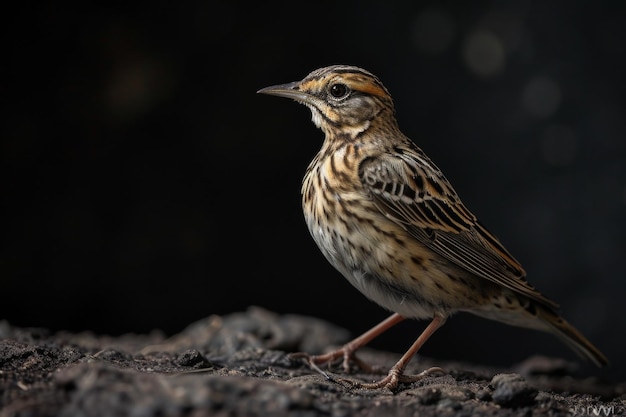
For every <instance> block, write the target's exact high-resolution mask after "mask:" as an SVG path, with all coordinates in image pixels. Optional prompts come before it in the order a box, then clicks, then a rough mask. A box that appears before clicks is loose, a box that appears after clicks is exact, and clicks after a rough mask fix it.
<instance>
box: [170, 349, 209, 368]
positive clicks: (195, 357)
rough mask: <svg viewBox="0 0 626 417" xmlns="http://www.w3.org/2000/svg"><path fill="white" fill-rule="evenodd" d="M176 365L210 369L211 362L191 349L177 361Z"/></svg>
mask: <svg viewBox="0 0 626 417" xmlns="http://www.w3.org/2000/svg"><path fill="white" fill-rule="evenodd" d="M176 363H177V364H178V365H180V366H189V367H192V368H196V369H201V368H209V367H210V366H211V362H209V360H208V359H207V358H205V357H204V355H203V354H202V353H200V352H199V351H197V350H196V349H189V350H187V351H186V352H184V353H183V354H182V355H180V356H179V357H178V359H176Z"/></svg>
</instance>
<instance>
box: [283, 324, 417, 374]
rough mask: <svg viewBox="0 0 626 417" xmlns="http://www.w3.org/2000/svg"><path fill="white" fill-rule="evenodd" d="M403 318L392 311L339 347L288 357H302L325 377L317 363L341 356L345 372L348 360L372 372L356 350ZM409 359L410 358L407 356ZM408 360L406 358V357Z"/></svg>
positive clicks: (329, 361)
mask: <svg viewBox="0 0 626 417" xmlns="http://www.w3.org/2000/svg"><path fill="white" fill-rule="evenodd" d="M402 320H404V317H402V316H401V315H400V314H398V313H394V314H392V315H391V316H389V317H388V318H386V319H385V320H383V321H382V322H380V323H379V324H377V325H376V326H374V327H372V328H371V329H370V330H368V331H366V332H365V333H363V334H362V335H361V336H359V337H357V338H355V339H353V340H352V341H350V342H348V343H346V344H345V345H343V346H342V347H340V348H339V349H336V350H333V351H331V352H328V353H324V354H322V355H309V354H308V353H304V352H299V353H292V354H291V355H290V357H292V358H304V359H305V360H306V361H307V363H308V364H309V366H310V367H311V368H313V369H315V370H316V371H317V372H319V373H321V374H322V375H324V376H325V377H326V378H328V379H330V377H329V376H328V374H326V372H324V371H322V370H321V369H320V367H319V366H318V365H321V364H325V363H328V364H330V363H332V362H334V361H335V360H337V359H339V358H343V362H342V363H343V369H344V370H345V371H346V372H349V371H350V361H352V362H354V363H355V364H356V365H357V366H358V367H359V368H361V369H362V370H364V371H366V372H374V371H375V369H374V367H372V366H370V365H368V364H367V363H365V362H363V361H362V360H361V359H359V358H357V357H356V351H357V350H359V349H360V348H362V347H363V346H365V345H367V344H368V343H369V342H371V341H372V340H374V339H375V338H376V337H378V336H380V335H381V334H382V333H384V332H385V331H386V330H389V329H390V328H392V327H393V326H395V325H396V324H398V323H400V322H401V321H402ZM409 359H410V358H409ZM407 362H408V359H407Z"/></svg>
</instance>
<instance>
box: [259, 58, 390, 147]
mask: <svg viewBox="0 0 626 417" xmlns="http://www.w3.org/2000/svg"><path fill="white" fill-rule="evenodd" d="M258 93H262V94H269V95H274V96H280V97H287V98H291V99H294V100H296V101H297V102H299V103H302V104H304V105H306V106H307V107H309V108H310V109H311V113H312V116H313V123H315V125H316V126H317V127H319V128H320V129H322V130H323V131H324V133H326V135H327V136H329V135H330V136H349V137H350V138H355V137H356V136H358V135H360V134H361V133H363V132H364V131H366V130H367V129H368V128H370V126H371V125H372V124H374V123H375V122H376V121H377V120H378V119H381V120H384V121H385V123H394V124H395V116H394V106H393V101H392V99H391V96H390V94H389V92H388V91H387V89H386V88H385V87H384V86H383V84H382V83H381V82H380V80H379V79H378V78H377V77H376V76H375V75H373V74H372V73H370V72H368V71H366V70H364V69H362V68H358V67H354V66H348V65H333V66H329V67H324V68H320V69H317V70H315V71H313V72H311V73H310V74H309V75H307V76H306V77H305V78H304V79H302V80H301V81H296V82H292V83H288V84H280V85H274V86H271V87H266V88H263V89H261V90H259V91H258ZM385 113H388V114H387V115H386V116H385V117H382V118H381V117H380V116H381V115H383V114H385Z"/></svg>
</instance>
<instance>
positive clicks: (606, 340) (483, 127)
mask: <svg viewBox="0 0 626 417" xmlns="http://www.w3.org/2000/svg"><path fill="white" fill-rule="evenodd" d="M624 4H625V3H624V2H595V3H590V2H577V1H573V2H565V1H564V2H540V1H534V2H533V1H525V2H485V1H477V2H471V3H470V2H457V3H454V2H396V3H391V2H383V1H379V2H375V1H363V2H330V1H323V2H311V3H301V4H299V3H295V2H292V3H285V4H281V3H272V2H262V4H261V3H258V4H255V3H253V4H244V3H243V2H236V1H229V2H209V1H204V2H199V1H196V2H179V3H175V2H172V3H167V2H153V3H150V4H146V5H142V6H139V4H138V3H132V4H128V5H126V6H124V7H114V6H111V5H108V6H97V5H86V4H85V5H82V6H77V7H76V8H68V7H63V6H59V5H56V4H48V5H37V6H35V5H31V4H26V5H24V4H22V5H15V7H18V8H19V10H17V11H15V12H13V13H11V14H9V13H7V14H5V16H4V19H3V20H4V23H3V25H2V27H3V29H2V31H3V39H2V42H3V47H2V56H3V59H2V73H3V76H2V79H1V81H0V83H1V84H0V85H1V91H0V95H1V97H2V101H3V107H4V110H2V119H3V121H2V127H1V129H2V137H1V145H2V147H1V148H0V151H1V159H0V163H1V167H0V174H1V179H0V187H1V189H0V191H1V193H2V194H1V195H2V199H1V206H2V212H3V214H2V224H1V225H0V230H1V239H2V240H1V248H0V274H1V277H0V279H1V288H0V291H1V293H0V319H1V318H3V319H6V320H8V321H9V322H10V323H11V324H14V325H19V326H36V327H46V328H49V329H51V330H71V331H82V330H90V331H93V332H96V333H107V334H113V335H117V334H122V333H125V332H149V331H151V330H152V329H160V330H162V331H164V332H165V333H167V334H172V333H175V332H178V331H180V330H182V329H183V328H184V327H185V326H186V325H188V324H190V323H192V322H193V321H195V320H198V319H200V318H203V317H206V316H208V315H210V314H228V313H231V312H237V311H242V310H244V309H246V308H247V307H248V306H250V305H258V306H263V307H265V308H267V309H270V310H273V311H276V312H278V313H298V314H307V315H314V316H317V317H321V318H325V319H328V320H330V321H332V322H335V323H337V324H339V325H341V326H344V327H346V328H348V329H350V330H351V331H352V332H353V333H354V334H355V335H356V334H358V333H360V332H362V331H364V330H366V329H368V328H369V327H370V326H372V325H373V324H375V323H376V322H378V321H379V320H381V319H383V318H384V317H386V315H387V313H386V312H385V311H383V310H382V309H381V308H379V307H378V306H376V305H374V304H373V303H371V302H369V301H367V300H366V299H365V298H364V297H363V296H361V295H360V294H359V293H358V292H357V291H356V290H354V289H353V288H352V287H350V285H349V284H348V283H347V282H346V281H345V280H344V279H343V278H342V277H341V276H340V275H339V274H338V273H337V272H335V271H334V270H333V269H332V268H331V267H330V266H329V265H328V264H327V263H326V261H325V260H324V259H323V257H322V256H321V254H320V253H319V251H318V250H317V248H316V247H315V245H314V243H313V242H312V240H311V239H310V237H309V235H308V232H307V230H306V227H305V225H304V221H303V219H302V214H301V208H300V195H299V191H300V182H301V178H302V176H303V173H304V170H305V168H306V166H307V164H308V162H309V160H310V159H311V158H312V157H313V155H314V154H315V153H316V151H317V150H318V149H319V147H320V145H321V142H322V133H321V131H319V130H317V129H316V128H315V127H314V125H313V124H312V123H311V122H310V113H309V111H308V110H307V109H306V108H305V107H303V106H300V105H298V104H296V103H294V102H291V101H289V100H285V99H279V98H275V97H268V96H261V95H258V94H256V93H255V92H256V91H257V90H258V89H259V88H262V87H265V86H268V85H272V84H278V83H284V82H289V81H295V80H298V79H300V78H302V77H304V76H305V75H306V74H307V73H308V72H310V71H312V70H313V69H315V68H317V67H320V66H325V65H330V64H335V63H345V64H354V65H359V66H362V67H364V68H366V69H368V70H370V71H372V72H373V73H375V74H377V75H378V76H379V77H380V78H381V79H382V81H383V82H384V83H385V85H386V86H387V88H388V89H389V90H390V91H391V93H392V95H393V96H394V99H395V103H396V109H397V116H398V119H399V123H400V126H401V127H402V129H403V130H404V132H405V133H406V134H407V135H408V136H409V137H411V138H413V139H414V140H415V142H416V143H417V144H418V145H419V146H421V147H422V148H423V149H424V150H425V151H426V152H427V153H428V154H429V155H430V157H431V158H432V159H433V160H434V161H435V162H436V163H437V164H438V165H439V167H440V168H441V169H442V170H443V171H444V172H445V173H446V176H447V177H448V179H450V180H451V181H452V183H453V184H454V186H455V187H456V190H457V192H458V193H459V194H460V195H461V197H462V198H463V199H464V201H465V203H466V205H467V206H468V207H469V208H470V209H471V210H472V211H474V212H475V214H477V215H478V217H479V218H480V219H481V221H482V222H483V223H484V224H485V225H486V226H487V227H488V228H489V229H490V230H491V231H493V232H494V233H495V234H496V235H497V236H499V237H500V238H501V240H502V242H503V243H504V244H505V245H506V246H507V247H508V248H509V249H510V251H511V252H512V253H513V254H514V256H515V257H516V258H518V259H519V260H520V261H521V262H522V264H523V266H524V267H525V269H526V270H527V272H528V278H529V281H530V282H531V283H532V284H534V285H535V286H536V287H537V288H538V289H540V290H541V291H542V292H544V293H545V294H546V295H547V296H549V297H550V298H553V299H555V300H556V301H558V302H559V303H560V304H561V306H562V311H563V313H564V315H565V316H566V317H567V318H568V319H569V320H570V321H571V322H572V323H573V324H575V325H576V326H577V327H578V328H579V329H580V330H581V331H582V332H583V333H584V334H586V335H587V336H588V337H589V338H590V339H591V340H592V341H594V342H595V343H596V344H597V345H598V346H599V347H600V348H601V349H602V350H603V351H604V352H605V353H606V354H607V355H608V356H609V358H610V359H611V361H612V362H613V366H612V367H611V368H609V369H607V370H605V371H597V370H596V369H595V368H593V367H592V366H587V365H584V364H583V366H585V367H586V368H585V371H586V372H589V373H591V374H597V375H604V376H607V377H610V378H621V379H624V378H626V375H625V373H624V368H625V366H626V362H625V360H624V355H623V352H625V351H626V337H625V335H624V330H625V327H626V326H625V324H626V319H625V316H626V314H625V313H626V302H625V301H624V295H625V292H626V291H625V289H626V283H625V280H624V278H625V273H624V266H623V265H624V259H625V255H626V105H625V103H624V92H625V91H624V85H625V84H624V74H625V73H626V68H625V66H624V65H623V61H624V56H625V54H626V46H625V42H624V39H626V33H625V32H626V24H625V23H626V21H625V18H626V10H625V6H624ZM424 325H425V323H418V322H414V321H412V322H406V323H403V324H402V325H400V326H398V328H397V329H394V330H391V331H390V332H389V333H388V334H386V335H384V336H382V337H381V338H380V340H378V341H376V342H375V343H374V344H373V346H374V347H379V348H384V349H388V350H391V351H394V352H402V351H403V350H404V349H406V348H407V347H408V346H409V345H410V343H411V342H412V341H413V339H414V337H415V336H417V334H418V333H419V332H420V331H421V329H422V328H423V326H424ZM422 353H423V354H425V355H429V356H434V357H440V358H452V359H459V360H473V361H481V362H484V363H488V364H493V365H508V364H511V363H515V362H517V361H520V360H522V359H524V358H526V357H527V356H529V355H532V354H535V353H539V354H546V355H555V356H556V355H558V356H564V357H566V358H568V359H576V358H575V356H573V355H572V354H571V353H570V351H569V350H568V349H567V347H565V346H564V345H561V344H560V343H559V342H558V341H557V340H555V339H554V338H552V337H551V336H549V335H543V334H540V333H537V332H533V331H529V330H523V329H517V328H511V327H507V326H505V325H502V324H498V323H492V322H489V321H487V320H484V319H479V318H474V317H472V316H469V315H465V314H461V315H458V316H455V317H453V318H452V319H451V320H449V321H448V323H447V324H446V326H444V328H442V329H441V330H440V331H439V332H438V333H437V334H436V335H435V336H434V337H433V338H432V339H431V340H430V341H429V342H428V343H427V344H426V346H425V347H424V348H423V351H422Z"/></svg>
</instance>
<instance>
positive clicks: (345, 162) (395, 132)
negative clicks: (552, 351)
mask: <svg viewBox="0 0 626 417" xmlns="http://www.w3.org/2000/svg"><path fill="white" fill-rule="evenodd" d="M257 93H260V94H266V95H271V96H278V97H284V98H288V99H292V100H295V101H296V102H298V103H300V104H303V105H305V106H306V107H308V108H309V109H310V111H311V116H312V121H313V123H314V124H315V126H317V127H318V128H319V129H321V131H322V132H323V134H324V140H323V143H322V146H321V148H320V150H319V152H318V153H317V154H316V155H315V157H314V158H313V159H312V160H311V162H310V164H309V165H308V167H307V169H306V172H305V174H304V178H303V180H302V189H301V197H302V210H303V213H304V219H305V222H306V225H307V227H308V230H309V232H310V235H311V237H312V238H313V240H314V241H315V243H316V244H317V246H318V248H319V250H320V251H321V253H322V254H323V255H324V257H325V258H326V259H327V260H328V262H329V263H330V264H331V265H332V266H333V267H334V268H335V269H336V270H338V271H339V272H340V273H341V275H343V277H345V278H346V279H347V280H348V281H349V282H350V284H352V285H353V286H354V287H356V289H357V290H359V291H360V292H361V293H362V294H363V295H364V296H365V297H367V298H368V299H370V300H371V301H373V302H375V303H377V304H378V305H379V306H381V307H382V308H383V309H385V310H387V311H389V312H391V313H392V314H391V315H390V316H389V317H388V318H387V319H385V320H383V321H382V322H381V323H379V324H378V325H376V326H374V327H372V328H371V329H370V330H368V331H366V332H365V333H363V334H362V335H360V336H358V337H356V338H355V339H353V340H351V341H350V342H348V343H346V344H345V345H343V346H341V347H340V348H338V349H335V350H333V351H331V352H327V353H323V354H318V355H311V354H308V353H305V352H299V353H297V354H296V356H297V357H302V358H305V360H306V361H307V362H308V364H309V365H310V366H311V368H313V369H315V370H317V371H319V372H321V373H323V374H324V375H326V376H327V377H328V374H326V373H325V372H324V371H323V370H321V368H320V365H324V364H328V365H330V364H332V363H335V362H338V361H340V360H342V364H343V368H344V370H345V371H349V370H350V364H355V365H357V366H359V367H360V368H362V369H364V370H367V371H372V370H373V369H374V367H372V366H369V365H368V364H366V363H365V362H364V361H362V360H361V359H359V358H358V357H357V356H356V352H357V350H358V349H360V348H362V347H363V346H365V345H367V344H368V343H370V342H371V341H372V340H373V339H375V338H377V337H378V336H380V335H381V334H382V333H383V332H385V331H386V330H388V329H390V328H391V327H393V326H395V325H396V324H398V323H400V322H402V321H403V320H405V319H414V320H430V321H429V324H428V325H427V326H426V328H425V329H424V330H423V332H422V333H421V334H420V335H419V337H417V339H416V340H415V342H414V343H413V344H412V345H411V346H410V347H409V349H408V350H407V351H406V353H404V354H403V355H402V357H401V358H400V359H399V360H398V361H397V363H395V365H393V366H392V367H391V368H390V369H389V372H388V373H387V375H386V376H384V377H383V378H381V379H380V380H378V381H374V382H355V384H357V385H358V386H359V387H361V388H365V389H379V388H387V389H390V390H394V389H396V388H397V387H398V385H399V384H400V383H410V382H413V381H417V380H419V379H422V378H424V377H426V376H429V375H434V374H436V373H438V372H445V371H443V369H441V368H438V367H433V368H430V369H427V370H425V371H424V372H421V373H420V374H417V375H408V374H406V373H405V369H406V367H407V365H408V364H409V362H410V360H411V359H412V358H413V357H414V356H415V354H416V353H417V352H418V351H419V349H420V348H421V347H422V346H423V345H424V343H425V342H426V341H427V340H428V339H429V338H430V337H431V336H432V335H433V333H435V331H436V330H437V329H438V328H440V327H441V326H442V325H443V324H444V323H445V322H446V320H447V319H448V318H449V317H450V316H452V315H453V314H455V313H459V312H461V313H462V312H466V313H472V314H474V315H477V316H480V317H483V318H487V319H491V320H495V321H498V322H502V323H505V324H508V325H512V326H518V327H523V328H530V329H535V330H539V331H544V332H547V333H551V334H553V335H555V336H557V337H558V338H559V339H560V340H561V341H563V342H564V343H565V344H566V345H567V346H569V347H570V348H572V349H573V350H574V351H575V352H576V353H577V354H579V355H580V356H582V357H584V358H586V359H589V360H591V361H592V362H593V363H595V364H596V365H598V366H599V367H602V366H605V365H607V364H608V359H607V358H606V356H605V355H604V354H603V353H602V352H601V351H600V350H599V349H598V348H597V347H596V346H594V345H593V344H592V343H591V342H590V341H589V340H588V339H587V338H585V336H583V335H582V333H581V332H580V331H578V330H577V329H576V328H575V327H574V326H573V325H571V324H570V323H569V322H567V321H566V320H565V318H563V317H562V315H561V314H560V312H559V305H558V304H557V303H556V302H554V301H552V300H551V299H549V298H547V297H546V296H544V295H543V294H542V293H540V292H539V291H538V290H537V289H535V287H534V286H532V285H531V284H530V283H529V282H528V281H527V279H526V272H525V270H524V269H523V268H522V266H521V264H520V263H519V262H518V261H517V260H516V259H515V258H514V257H513V255H511V253H510V252H509V251H508V250H507V249H506V248H505V247H504V246H503V244H502V243H501V242H500V240H499V239H498V238H497V237H496V236H495V235H494V234H492V233H491V232H489V231H488V230H487V228H486V227H485V226H483V224H482V223H481V222H480V221H479V220H478V218H477V217H476V216H475V215H474V214H473V212H472V211H470V210H469V209H468V208H467V207H466V206H465V204H464V203H463V201H462V200H461V198H460V197H459V195H458V194H457V192H456V191H455V190H454V188H453V186H452V184H451V183H450V182H449V181H448V179H447V178H446V177H445V176H444V174H443V173H442V171H441V170H440V169H439V168H438V167H437V166H436V165H435V163H434V162H433V161H432V160H431V159H430V158H429V157H428V156H427V155H426V154H425V153H424V152H423V151H422V149H421V148H420V147H418V146H417V145H416V144H415V142H413V141H412V140H411V139H409V137H408V136H406V135H405V134H404V133H402V131H401V129H400V127H399V125H398V121H397V117H396V110H395V106H394V102H393V99H392V96H391V94H390V93H389V90H388V89H387V88H386V87H385V86H384V85H383V83H382V82H381V81H380V79H379V78H378V77H377V76H375V75H374V74H372V73H371V72H369V71H367V70H365V69H363V68H360V67H357V66H353V65H344V64H336V65H330V66H326V67H321V68H318V69H316V70H314V71H312V72H310V73H309V74H308V75H307V76H305V77H304V78H303V79H302V80H300V81H295V82H291V83H287V84H279V85H273V86H269V87H265V88H262V89H260V90H258V91H257ZM294 136H295V137H297V134H294Z"/></svg>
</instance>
